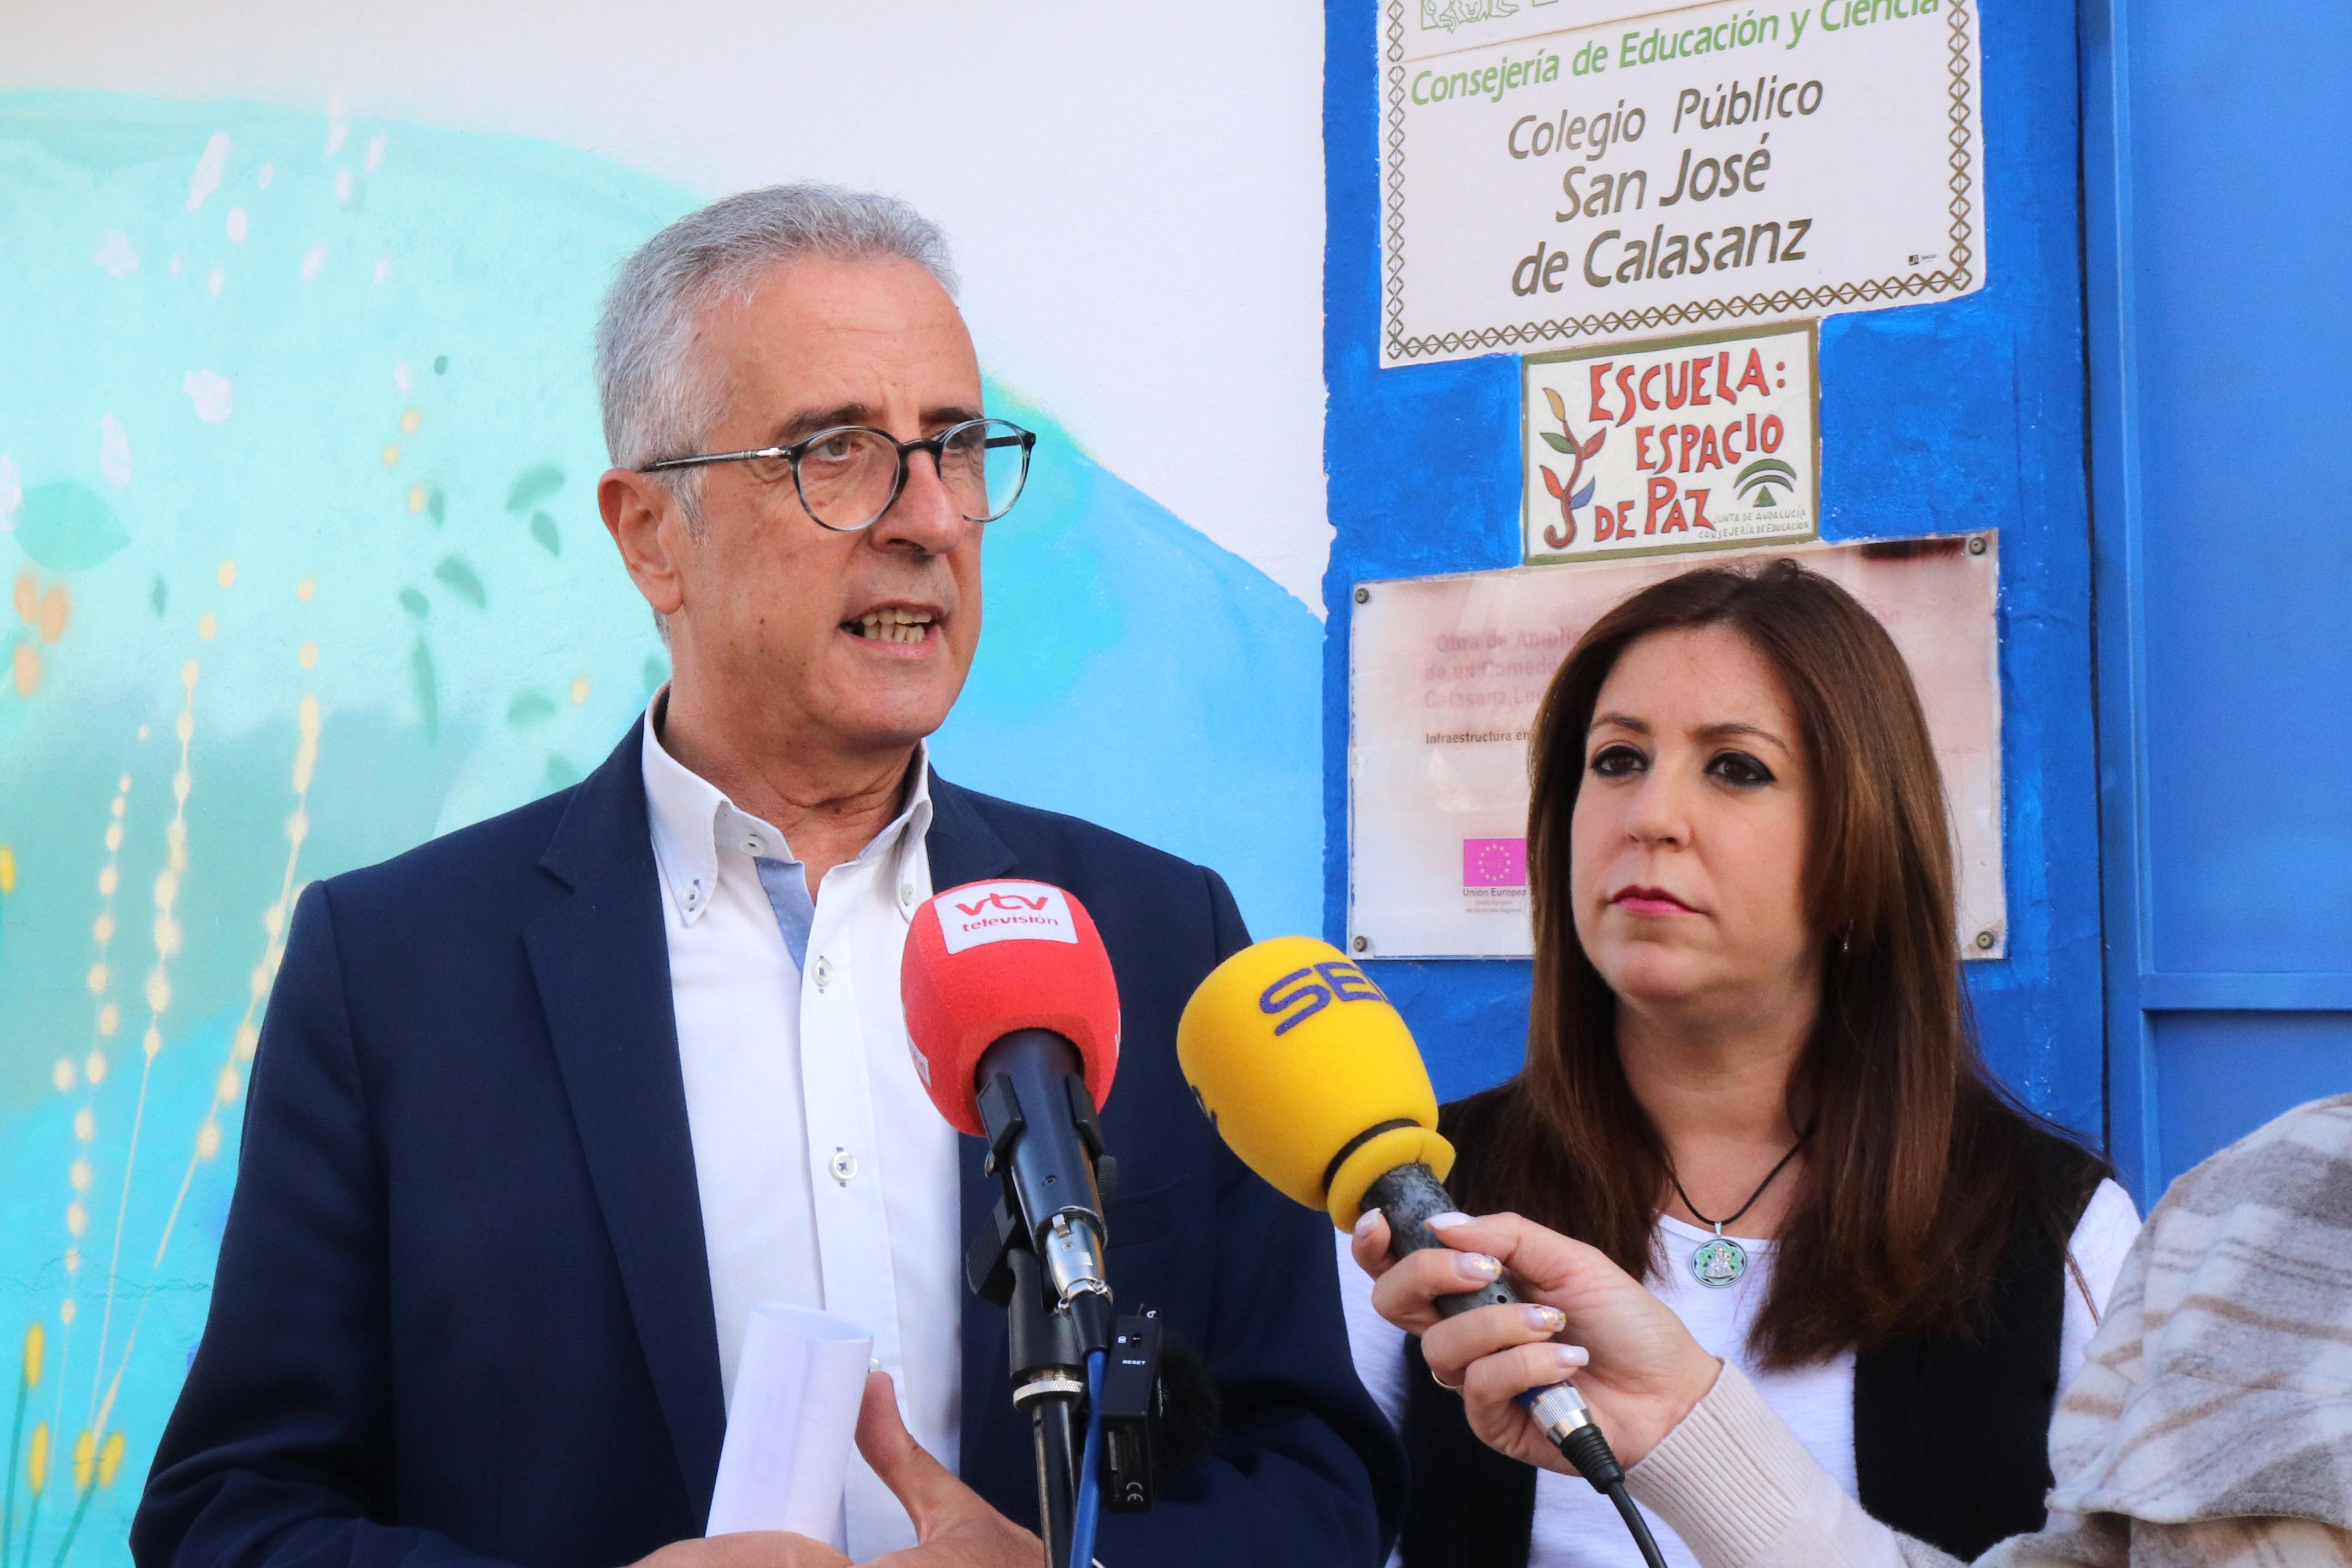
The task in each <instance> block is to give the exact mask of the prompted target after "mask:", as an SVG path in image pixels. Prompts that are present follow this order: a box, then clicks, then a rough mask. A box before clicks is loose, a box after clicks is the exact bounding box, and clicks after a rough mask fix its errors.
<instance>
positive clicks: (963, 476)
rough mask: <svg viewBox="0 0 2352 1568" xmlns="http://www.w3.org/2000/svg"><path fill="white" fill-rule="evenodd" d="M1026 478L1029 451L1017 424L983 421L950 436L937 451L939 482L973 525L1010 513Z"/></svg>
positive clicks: (998, 420) (999, 420) (995, 420)
mask: <svg viewBox="0 0 2352 1568" xmlns="http://www.w3.org/2000/svg"><path fill="white" fill-rule="evenodd" d="M1028 474H1029V449H1028V447H1027V446H1026V445H1025V444H1024V442H1023V440H1022V437H1021V431H1020V429H1019V427H1018V426H1013V425H1008V424H1006V423H1005V422H1004V421H1003V420H1002V419H983V420H981V421H979V422H977V423H975V424H971V425H966V426H962V427H961V428H960V429H958V430H957V431H955V432H954V434H953V436H952V437H950V440H949V441H948V443H947V445H946V446H945V447H943V448H942V449H941V450H940V479H941V480H943V481H944V482H945V483H946V485H947V487H948V493H949V494H950V495H952V496H953V497H955V500H956V506H957V508H958V510H961V512H962V513H963V514H964V516H966V517H968V518H970V519H971V520H972V521H975V522H991V521H995V520H996V519H997V518H1000V517H1003V515H1004V514H1005V513H1006V512H1008V511H1010V510H1013V502H1014V501H1015V500H1018V499H1020V495H1021V486H1022V482H1023V481H1024V479H1027V478H1028Z"/></svg>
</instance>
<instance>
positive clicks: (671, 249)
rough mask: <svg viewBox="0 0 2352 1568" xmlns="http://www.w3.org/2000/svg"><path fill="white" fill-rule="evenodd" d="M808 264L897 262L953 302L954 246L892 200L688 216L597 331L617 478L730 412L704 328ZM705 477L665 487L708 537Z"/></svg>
mask: <svg viewBox="0 0 2352 1568" xmlns="http://www.w3.org/2000/svg"><path fill="white" fill-rule="evenodd" d="M805 256H823V257H826V258H831V259H834V260H838V261H854V260H863V259H867V258H888V257H896V258H899V259H902V260H906V261H911V262H913V263H914V264H915V265H916V266H918V267H920V268H922V269H923V270H924V271H926V272H929V274H930V275H931V276H932V277H933V278H935V279H938V280H939V283H940V288H942V289H946V290H947V291H948V292H949V293H950V295H952V294H953V293H954V292H955V290H956V276H955V268H954V267H953V265H952V264H951V263H950V261H949V259H948V242H947V237H946V236H945V235H943V234H941V233H940V229H939V226H938V225H936V224H934V223H932V222H931V221H930V220H929V218H927V217H925V216H922V214H920V213H919V212H917V211H916V210H915V209H914V208H913V207H912V206H909V205H908V204H907V203H905V202H903V201H900V200H898V198H897V197H895V196H884V195H872V194H869V193H867V192H863V191H851V190H845V189H843V188H842V187H841V186H839V185H824V184H792V185H771V186H769V187H767V188H766V189H765V190H758V191H744V192H742V193H741V194H740V195H732V196H727V197H723V198H721V199H720V200H719V201H715V202H713V203H711V204H710V205H709V206H707V207H704V208H703V209H702V210H701V211H699V212H695V213H688V215H687V216H684V217H682V218H680V219H678V220H677V222H676V223H674V224H671V225H670V226H668V227H667V228H666V229H664V230H662V231H661V232H660V233H659V234H657V235H656V236H654V237H653V238H651V239H649V240H647V241H646V243H645V244H644V245H643V246H642V247H639V249H638V250H637V253H636V254H635V255H634V256H632V257H630V258H629V259H628V261H627V262H626V263H625V264H624V265H623V267H622V268H621V274H620V276H619V277H618V278H616V279H614V282H613V287H612V290H611V291H610V292H609V293H607V294H606V295H605V296H604V315H603V317H602V318H601V319H600V320H599V321H598V322H597V324H596V393H597V396H598V398H599V399H600V400H601V401H602V403H603V405H604V447H605V450H606V451H607V452H609V453H610V454H611V456H612V461H613V464H614V467H615V468H642V467H643V466H644V465H646V464H647V463H650V462H654V461H656V460H658V459H660V458H677V457H684V456H687V455H688V454H690V453H692V452H693V451H695V450H696V448H697V447H699V446H700V445H701V442H702V438H703V437H704V435H705V433H706V432H708V431H709V428H710V426H712V425H713V424H715V423H717V422H718V419H719V416H720V414H721V413H722V412H723V405H722V403H721V398H722V396H723V392H724V389H723V388H721V387H719V386H717V385H715V384H712V381H711V378H709V377H708V376H706V375H704V374H701V372H700V368H699V367H698V364H697V363H696V354H695V346H696V343H695V339H696V331H695V327H696V321H697V320H698V317H699V316H700V314H701V312H702V311H703V310H704V309H705V308H706V307H708V306H709V305H710V304H712V303H714V302H715V301H717V300H719V299H721V298H723V297H724V296H726V295H728V294H730V293H738V294H740V295H741V296H742V297H744V298H749V297H750V294H751V289H752V288H753V286H754V285H755V283H756V281H757V279H759V277H760V275H761V273H763V272H765V271H767V269H768V268H771V267H774V266H777V265H779V264H781V263H783V262H787V261H794V260H798V259H799V258H802V257H805ZM701 477H702V470H701V469H700V468H683V469H671V470H668V471H667V472H665V473H664V474H663V475H662V476H661V478H663V479H667V480H669V481H670V484H671V492H672V493H673V494H675V495H676V496H677V498H678V503H679V505H680V507H681V508H682V509H683V510H684V511H685V513H686V523H687V531H688V533H689V534H692V535H695V536H697V537H698V536H699V535H700V533H701V531H702V516H701V510H702V509H701V500H702V483H701Z"/></svg>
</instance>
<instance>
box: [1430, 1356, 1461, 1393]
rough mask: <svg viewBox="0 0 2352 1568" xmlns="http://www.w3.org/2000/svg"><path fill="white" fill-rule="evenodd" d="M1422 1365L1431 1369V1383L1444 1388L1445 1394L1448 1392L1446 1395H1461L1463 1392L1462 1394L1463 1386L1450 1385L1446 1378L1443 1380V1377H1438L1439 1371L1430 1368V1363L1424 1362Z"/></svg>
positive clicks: (1457, 1384)
mask: <svg viewBox="0 0 2352 1568" xmlns="http://www.w3.org/2000/svg"><path fill="white" fill-rule="evenodd" d="M1422 1364H1423V1366H1425V1367H1429V1381H1430V1382H1432V1383H1433V1384H1437V1386H1438V1387H1440V1388H1442V1389H1444V1390H1445V1392H1446V1393H1448V1394H1459V1393H1461V1392H1462V1384H1459V1383H1448V1382H1446V1381H1445V1380H1444V1378H1442V1377H1440V1376H1438V1375H1437V1369H1436V1368H1435V1367H1433V1366H1429V1363H1427V1362H1425V1361H1424V1362H1423V1363H1422ZM1465 1381H1467V1380H1466V1379H1465Z"/></svg>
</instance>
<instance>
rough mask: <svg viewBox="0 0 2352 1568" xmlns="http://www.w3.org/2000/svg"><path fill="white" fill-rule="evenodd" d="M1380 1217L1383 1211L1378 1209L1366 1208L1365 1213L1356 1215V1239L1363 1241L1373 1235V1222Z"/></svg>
mask: <svg viewBox="0 0 2352 1568" xmlns="http://www.w3.org/2000/svg"><path fill="white" fill-rule="evenodd" d="M1380 1217H1381V1211H1380V1210H1378V1209H1366V1210H1365V1211H1364V1212H1363V1213H1361V1214H1360V1215H1357V1216H1356V1239H1357V1240H1359V1241H1361V1240H1363V1238H1364V1237H1368V1236H1370V1235H1371V1234H1372V1222H1373V1221H1375V1220H1377V1219H1379V1218H1380Z"/></svg>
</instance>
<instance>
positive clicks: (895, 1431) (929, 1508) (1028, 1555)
mask: <svg viewBox="0 0 2352 1568" xmlns="http://www.w3.org/2000/svg"><path fill="white" fill-rule="evenodd" d="M857 1451H858V1452H859V1453H861V1454H863V1455H865V1456H866V1463H867V1464H869V1465H871V1466H873V1467H874V1473H875V1474H876V1475H877V1476H879V1477H881V1478H882V1484H883V1485H884V1486H887V1487H888V1488H889V1489H890V1490H891V1493H892V1494H893V1495H894V1496H896V1497H897V1498H898V1500H899V1501H900V1502H901V1503H903V1504H905V1505H906V1509H907V1516H908V1518H909V1519H911V1520H913V1521H915V1542H916V1544H915V1545H914V1546H912V1547H910V1548H908V1550H907V1551H905V1552H891V1553H890V1554H889V1555H887V1556H886V1557H877V1558H876V1559H875V1560H874V1563H873V1565H872V1568H1037V1565H1038V1564H1039V1563H1041V1562H1043V1561H1044V1560H1045V1543H1044V1542H1040V1541H1039V1540H1038V1539H1037V1538H1036V1537H1035V1536H1034V1535H1032V1534H1030V1533H1029V1532H1028V1531H1025V1530H1024V1529H1022V1528H1021V1527H1020V1526H1019V1525H1017V1524H1015V1523H1013V1521H1011V1520H1009V1519H1007V1518H1005V1517H1004V1516H1003V1514H1001V1513H999V1512H997V1511H996V1510H994V1509H992V1508H991V1507H989V1506H988V1504H987V1503H985V1502H983V1501H982V1500H981V1496H980V1494H979V1493H978V1492H976V1491H973V1490H972V1489H971V1488H970V1487H968V1486H966V1485H964V1484H963V1482H961V1481H960V1480H958V1479H956V1478H955V1476H954V1474H953V1473H952V1472H951V1471H950V1470H949V1469H948V1468H947V1467H946V1466H945V1465H942V1464H940V1462H939V1461H938V1460H937V1459H934V1458H931V1457H930V1455H929V1454H927V1453H925V1452H923V1447H922V1445H921V1444H919V1443H918V1442H916V1441H915V1439H914V1436H912V1435H911V1434H910V1433H908V1430H907V1426H906V1423H905V1422H903V1421H901V1420H900V1419H899V1418H898V1390H897V1389H895V1388H893V1387H891V1385H890V1376H889V1374H888V1373H880V1372H877V1373H871V1374H869V1375H868V1376H867V1377H866V1403H865V1405H862V1406H861V1407H860V1408H859V1410H858V1412H857ZM810 1561H811V1563H815V1562H817V1561H818V1560H817V1559H814V1558H812V1559H810ZM697 1568H701V1565H697ZM723 1568H739V1565H737V1564H732V1563H730V1564H725V1565H723ZM740 1568H751V1564H748V1563H747V1564H742V1565H740ZM793 1568H799V1565H798V1564H797V1563H794V1564H793Z"/></svg>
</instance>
